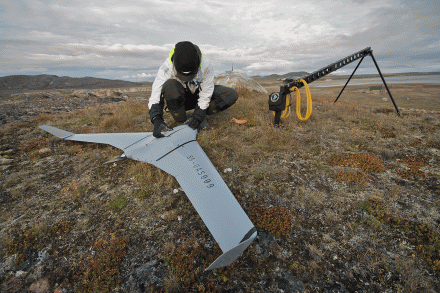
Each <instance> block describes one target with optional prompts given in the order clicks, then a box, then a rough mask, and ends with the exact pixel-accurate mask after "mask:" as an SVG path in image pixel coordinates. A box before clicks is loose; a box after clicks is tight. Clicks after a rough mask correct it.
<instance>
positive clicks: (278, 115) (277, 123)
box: [273, 111, 282, 125]
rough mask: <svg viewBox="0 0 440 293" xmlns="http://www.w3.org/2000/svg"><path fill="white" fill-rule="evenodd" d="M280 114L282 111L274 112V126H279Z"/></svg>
mask: <svg viewBox="0 0 440 293" xmlns="http://www.w3.org/2000/svg"><path fill="white" fill-rule="evenodd" d="M281 112H282V111H276V112H275V118H274V121H273V124H274V125H279V124H280V119H281Z"/></svg>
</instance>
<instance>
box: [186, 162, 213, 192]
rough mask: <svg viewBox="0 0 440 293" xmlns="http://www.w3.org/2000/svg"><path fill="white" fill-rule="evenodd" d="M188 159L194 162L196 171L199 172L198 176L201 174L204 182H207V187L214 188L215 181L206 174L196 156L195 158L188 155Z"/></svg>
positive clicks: (200, 176)
mask: <svg viewBox="0 0 440 293" xmlns="http://www.w3.org/2000/svg"><path fill="white" fill-rule="evenodd" d="M187 159H188V161H190V162H191V163H192V166H193V168H194V170H195V172H196V173H197V176H199V178H200V180H202V181H203V183H204V184H206V187H207V188H212V187H214V183H211V179H210V178H209V176H208V175H207V174H206V172H205V171H204V170H203V168H202V167H200V164H197V163H196V161H195V160H196V158H194V156H189V157H187Z"/></svg>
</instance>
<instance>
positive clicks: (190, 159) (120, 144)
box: [40, 125, 257, 270]
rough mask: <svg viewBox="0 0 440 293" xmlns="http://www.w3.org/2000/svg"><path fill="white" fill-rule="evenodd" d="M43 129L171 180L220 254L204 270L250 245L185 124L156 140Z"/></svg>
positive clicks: (238, 214)
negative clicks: (109, 150) (112, 150)
mask: <svg viewBox="0 0 440 293" xmlns="http://www.w3.org/2000/svg"><path fill="white" fill-rule="evenodd" d="M40 128H41V129H43V130H46V131H48V132H49V133H51V134H53V135H55V136H58V137H60V138H63V139H68V140H75V141H84V142H95V143H104V144H109V145H112V146H114V147H117V148H119V149H122V150H123V151H124V153H125V155H126V157H127V158H130V159H133V160H138V161H144V162H147V163H149V164H152V165H154V166H156V167H158V168H160V169H162V170H164V171H165V172H167V173H169V174H171V175H172V176H174V177H175V178H176V180H177V182H179V184H180V186H181V187H182V189H183V190H184V191H185V194H186V196H187V197H188V198H189V200H190V201H191V203H192V205H193V206H194V208H195V209H196V211H197V213H198V214H199V215H200V217H201V218H202V220H203V222H204V223H205V225H206V226H207V227H208V229H209V231H210V232H211V234H212V236H213V237H214V239H215V240H216V241H217V243H218V244H219V246H220V249H221V250H222V252H223V254H222V255H221V256H220V257H219V258H217V260H215V261H214V262H213V263H212V264H211V265H210V266H209V267H208V268H207V269H206V270H212V269H215V268H219V267H223V266H226V265H229V264H231V263H232V262H233V261H234V260H235V259H236V258H237V257H239V256H240V255H241V254H242V252H243V251H244V250H245V249H246V248H247V247H248V246H249V245H250V244H251V243H252V241H253V240H254V239H255V238H256V236H257V230H256V229H255V227H254V225H253V224H252V222H251V220H250V219H249V218H248V216H247V215H246V213H245V211H244V210H243V208H242V207H241V206H240V204H239V203H238V201H237V200H236V199H235V197H234V195H233V194H232V193H231V191H230V190H229V188H228V186H227V185H226V183H225V182H224V181H223V179H222V178H221V176H220V174H219V173H218V172H217V170H216V169H215V167H214V165H212V163H211V161H210V160H209V158H208V157H207V156H206V154H205V152H204V151H203V149H202V148H201V147H200V145H199V144H198V142H197V140H196V135H197V131H196V130H193V129H191V128H190V127H188V126H187V125H182V126H178V127H176V128H174V129H173V130H171V131H168V132H165V133H164V135H165V137H163V138H160V139H157V138H155V137H154V136H153V135H152V133H151V132H145V133H107V134H74V133H72V132H68V131H64V130H61V129H58V128H55V127H51V126H40Z"/></svg>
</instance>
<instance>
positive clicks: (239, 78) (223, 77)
mask: <svg viewBox="0 0 440 293" xmlns="http://www.w3.org/2000/svg"><path fill="white" fill-rule="evenodd" d="M215 84H217V85H224V86H227V87H231V88H233V89H235V90H237V91H238V90H243V89H247V90H249V91H251V92H257V93H264V94H267V91H266V89H265V88H264V87H262V86H261V85H260V84H259V83H258V82H256V81H255V80H253V79H252V78H251V77H249V76H247V75H246V74H244V73H239V72H233V71H226V72H224V73H222V74H220V75H219V76H217V77H216V78H215Z"/></svg>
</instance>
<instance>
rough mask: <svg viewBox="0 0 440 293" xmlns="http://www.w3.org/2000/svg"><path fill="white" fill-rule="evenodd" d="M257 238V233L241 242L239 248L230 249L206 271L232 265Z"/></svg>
mask: <svg viewBox="0 0 440 293" xmlns="http://www.w3.org/2000/svg"><path fill="white" fill-rule="evenodd" d="M256 237H257V231H255V232H254V233H253V235H252V236H251V237H250V238H249V239H247V240H245V241H243V242H241V243H240V244H238V245H237V246H235V247H233V248H231V249H229V250H228V251H226V252H224V253H223V254H222V255H220V256H219V257H218V258H217V259H216V260H215V261H214V262H213V263H212V264H211V265H210V266H209V267H208V268H207V269H206V270H205V271H209V270H213V269H216V268H220V267H224V266H227V265H230V264H231V263H232V262H233V261H234V260H236V259H237V258H238V257H239V256H240V255H241V254H242V253H243V251H245V250H246V248H247V247H248V246H249V245H251V243H252V241H254V239H255V238H256Z"/></svg>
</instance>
